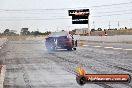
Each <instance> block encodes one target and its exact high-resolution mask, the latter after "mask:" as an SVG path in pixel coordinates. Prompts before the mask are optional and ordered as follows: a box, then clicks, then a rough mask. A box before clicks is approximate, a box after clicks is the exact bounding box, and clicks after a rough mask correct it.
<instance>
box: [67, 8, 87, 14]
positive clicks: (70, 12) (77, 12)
mask: <svg viewBox="0 0 132 88" xmlns="http://www.w3.org/2000/svg"><path fill="white" fill-rule="evenodd" d="M68 12H69V16H84V15H85V16H89V9H80V10H69V11H68Z"/></svg>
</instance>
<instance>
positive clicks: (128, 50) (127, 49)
mask: <svg viewBox="0 0 132 88" xmlns="http://www.w3.org/2000/svg"><path fill="white" fill-rule="evenodd" d="M124 50H127V51H131V50H132V49H124Z"/></svg>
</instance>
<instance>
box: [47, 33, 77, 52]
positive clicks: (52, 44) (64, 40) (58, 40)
mask: <svg viewBox="0 0 132 88" xmlns="http://www.w3.org/2000/svg"><path fill="white" fill-rule="evenodd" d="M45 45H46V48H47V50H48V51H56V50H57V49H67V50H68V51H71V50H76V47H77V40H74V38H73V36H72V35H71V34H69V33H68V32H66V31H60V32H53V33H51V34H49V35H48V38H46V42H45Z"/></svg>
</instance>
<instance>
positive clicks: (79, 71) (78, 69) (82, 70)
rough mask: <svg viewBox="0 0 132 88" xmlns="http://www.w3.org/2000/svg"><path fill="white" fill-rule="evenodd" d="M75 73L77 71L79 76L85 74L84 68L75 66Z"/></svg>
mask: <svg viewBox="0 0 132 88" xmlns="http://www.w3.org/2000/svg"><path fill="white" fill-rule="evenodd" d="M77 73H78V74H79V75H80V76H85V75H86V72H85V70H84V69H83V68H82V66H80V67H78V68H77Z"/></svg>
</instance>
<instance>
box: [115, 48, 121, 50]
mask: <svg viewBox="0 0 132 88" xmlns="http://www.w3.org/2000/svg"><path fill="white" fill-rule="evenodd" d="M113 49H114V50H121V49H122V48H113Z"/></svg>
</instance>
